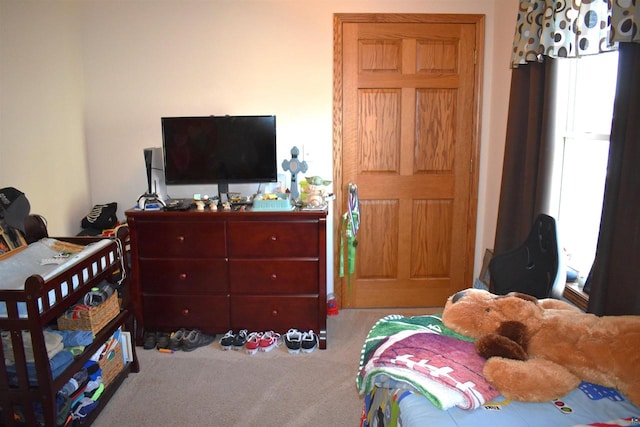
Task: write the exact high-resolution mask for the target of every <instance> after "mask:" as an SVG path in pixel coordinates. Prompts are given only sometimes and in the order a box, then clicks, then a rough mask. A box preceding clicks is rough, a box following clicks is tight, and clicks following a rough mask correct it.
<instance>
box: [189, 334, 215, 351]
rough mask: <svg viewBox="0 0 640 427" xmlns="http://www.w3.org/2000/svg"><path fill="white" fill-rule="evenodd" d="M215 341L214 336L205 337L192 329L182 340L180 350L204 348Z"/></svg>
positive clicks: (205, 335)
mask: <svg viewBox="0 0 640 427" xmlns="http://www.w3.org/2000/svg"><path fill="white" fill-rule="evenodd" d="M215 339H216V336H215V335H207V334H205V333H202V332H200V331H199V330H197V329H194V330H193V331H191V332H189V334H188V335H187V336H186V337H185V338H184V340H183V342H182V350H183V351H193V350H195V349H197V348H198V347H204V346H205V345H209V344H211V343H212V342H213V341H215Z"/></svg>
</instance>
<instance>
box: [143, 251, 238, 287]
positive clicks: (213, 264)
mask: <svg viewBox="0 0 640 427" xmlns="http://www.w3.org/2000/svg"><path fill="white" fill-rule="evenodd" d="M140 282H141V284H142V291H143V292H144V293H147V294H177V295H180V294H220V293H224V294H225V295H226V294H227V293H229V281H228V274H227V261H226V260H225V259H180V258H177V259H173V258H172V259H143V260H141V261H140Z"/></svg>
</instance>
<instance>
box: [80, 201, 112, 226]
mask: <svg viewBox="0 0 640 427" xmlns="http://www.w3.org/2000/svg"><path fill="white" fill-rule="evenodd" d="M117 210H118V204H117V203H116V202H111V203H107V204H105V205H95V206H94V207H93V209H91V212H89V214H88V215H87V216H85V217H84V218H82V228H91V229H93V230H106V229H109V228H113V227H115V226H116V224H117V223H118V217H117V216H116V211H117Z"/></svg>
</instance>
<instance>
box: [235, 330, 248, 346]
mask: <svg viewBox="0 0 640 427" xmlns="http://www.w3.org/2000/svg"><path fill="white" fill-rule="evenodd" d="M248 336H249V331H247V330H246V329H242V330H241V331H240V332H238V334H237V335H236V336H235V337H234V338H233V349H234V350H240V349H242V347H244V345H245V344H246V343H247V337H248Z"/></svg>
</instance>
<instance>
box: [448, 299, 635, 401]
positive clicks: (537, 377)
mask: <svg viewBox="0 0 640 427" xmlns="http://www.w3.org/2000/svg"><path fill="white" fill-rule="evenodd" d="M442 321H443V323H444V325H445V326H447V327H449V328H451V329H453V330H454V331H456V332H458V333H460V334H463V335H466V336H469V337H472V338H475V340H476V342H475V347H476V351H477V352H478V353H479V354H480V355H482V356H483V357H485V358H486V359H487V362H486V364H485V366H484V368H483V374H484V376H485V378H486V379H487V380H488V381H489V382H490V383H491V384H492V385H493V386H494V387H495V388H496V390H498V391H499V392H500V393H501V394H502V395H503V396H505V397H507V398H510V399H513V400H521V401H529V402H543V401H549V400H553V399H557V398H559V397H562V396H564V395H565V394H567V393H569V392H570V391H571V390H573V389H574V388H576V387H577V386H578V385H579V384H580V382H581V381H587V382H591V383H594V384H599V385H602V386H605V387H614V388H616V389H618V390H619V391H620V392H621V393H622V394H624V395H625V396H626V397H627V398H628V399H629V400H630V401H631V402H632V403H633V404H635V405H636V406H640V316H601V317H599V316H596V315H594V314H588V313H584V312H582V311H580V310H579V309H578V308H576V307H574V306H572V305H571V304H569V303H565V302H563V301H560V300H554V299H541V300H537V299H536V298H534V297H531V296H529V295H524V294H515V293H514V294H508V295H494V294H491V293H490V292H487V291H484V290H481V289H467V290H464V291H460V292H458V293H456V294H455V295H453V296H451V297H449V299H448V300H447V302H446V304H445V307H444V311H443V313H442Z"/></svg>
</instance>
